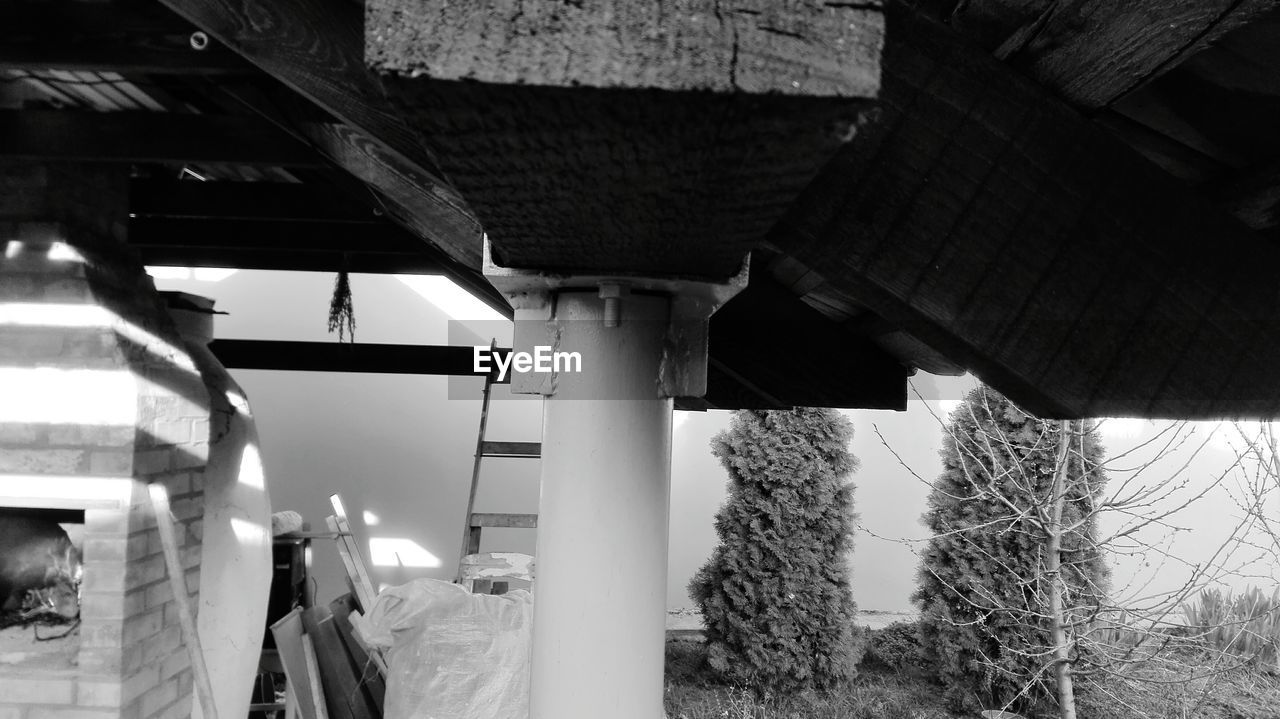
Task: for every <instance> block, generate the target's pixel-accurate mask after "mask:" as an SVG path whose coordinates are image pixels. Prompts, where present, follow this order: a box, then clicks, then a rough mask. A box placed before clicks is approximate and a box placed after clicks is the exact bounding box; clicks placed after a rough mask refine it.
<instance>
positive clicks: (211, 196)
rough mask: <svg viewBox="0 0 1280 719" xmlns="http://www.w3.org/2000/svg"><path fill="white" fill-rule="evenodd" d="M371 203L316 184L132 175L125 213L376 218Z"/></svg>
mask: <svg viewBox="0 0 1280 719" xmlns="http://www.w3.org/2000/svg"><path fill="white" fill-rule="evenodd" d="M360 200H363V202H361V201H360ZM372 202H373V198H372V197H371V196H369V195H368V194H367V193H366V194H365V195H364V197H359V196H357V197H354V198H353V197H352V196H351V195H350V194H347V193H344V192H342V191H340V190H339V189H338V188H336V187H332V186H328V185H322V184H319V183H290V182H188V181H181V182H179V181H173V180H135V181H133V182H132V183H131V184H130V185H129V212H130V213H131V214H133V215H137V216H138V217H182V218H210V219H223V220H274V221H282V220H291V221H300V222H331V223H341V222H351V223H369V222H378V221H379V220H380V212H381V211H380V210H375V208H373V207H370V203H372ZM382 221H383V222H385V221H386V220H385V219H383V220H382ZM419 242H420V241H419ZM420 243H421V242H420Z"/></svg>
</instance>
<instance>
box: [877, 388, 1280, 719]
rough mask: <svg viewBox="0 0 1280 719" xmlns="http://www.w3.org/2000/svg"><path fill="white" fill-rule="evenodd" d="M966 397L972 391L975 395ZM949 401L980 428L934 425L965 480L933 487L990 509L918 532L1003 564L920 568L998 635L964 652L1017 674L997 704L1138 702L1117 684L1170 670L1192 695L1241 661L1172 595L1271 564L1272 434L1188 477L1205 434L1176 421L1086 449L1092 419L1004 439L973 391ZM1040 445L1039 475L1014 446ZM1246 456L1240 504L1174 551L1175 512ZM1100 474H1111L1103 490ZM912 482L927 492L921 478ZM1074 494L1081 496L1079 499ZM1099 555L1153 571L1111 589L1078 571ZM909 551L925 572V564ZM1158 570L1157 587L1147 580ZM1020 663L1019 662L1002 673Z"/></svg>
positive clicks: (1275, 470) (1155, 681)
mask: <svg viewBox="0 0 1280 719" xmlns="http://www.w3.org/2000/svg"><path fill="white" fill-rule="evenodd" d="M980 396H981V397H983V398H984V399H983V402H985V401H986V399H985V398H986V397H987V395H986V394H981V395H980ZM957 411H958V412H962V413H963V412H968V413H971V414H970V417H969V419H971V420H973V421H972V422H970V423H968V425H966V426H967V427H968V428H975V427H976V428H977V429H978V433H977V434H976V436H973V437H968V438H961V437H957V436H956V435H955V434H954V432H955V428H954V423H944V427H945V428H946V431H947V432H948V433H949V435H950V439H951V441H950V442H948V443H947V447H948V450H947V451H952V452H955V453H957V454H956V455H955V456H954V457H953V458H952V461H953V462H952V463H953V464H954V465H955V466H957V467H959V468H961V472H962V476H963V478H964V481H963V482H962V483H960V484H961V486H960V487H959V488H958V489H957V486H956V483H955V481H954V480H952V481H951V482H950V484H948V485H947V488H946V491H947V492H949V493H950V494H949V499H950V500H955V501H958V502H961V503H972V504H973V505H974V506H982V507H985V508H987V509H988V511H987V512H986V514H984V515H982V516H981V517H975V516H974V515H973V514H972V513H968V514H966V517H968V520H971V521H966V522H961V523H956V524H955V525H954V526H950V527H949V528H946V529H945V531H944V532H942V533H939V534H935V535H934V536H933V537H930V538H926V539H924V540H921V541H923V542H925V543H926V544H927V545H928V543H933V544H932V545H929V546H932V547H934V548H935V549H936V546H937V541H938V539H939V537H943V536H945V539H946V546H951V547H956V546H962V547H963V548H964V550H965V551H968V552H978V553H981V555H982V556H983V557H984V558H985V560H987V564H988V565H989V566H994V567H997V568H998V570H997V571H999V572H1001V573H1002V576H1001V578H1000V580H1001V581H1000V582H998V583H995V584H984V583H982V582H969V581H964V582H956V581H954V580H951V581H949V580H948V578H947V577H944V576H941V575H940V574H939V573H938V572H931V576H932V578H933V579H936V580H937V582H935V584H937V585H940V586H941V587H942V589H941V591H943V592H946V593H948V594H949V597H948V599H949V600H950V601H951V602H953V603H956V602H960V603H963V605H964V606H965V607H966V608H967V610H968V612H967V614H966V613H962V612H956V613H954V614H956V615H963V616H951V615H949V616H946V617H943V618H942V620H943V621H946V622H952V623H955V624H960V623H963V624H964V625H965V626H967V627H978V628H982V629H985V628H988V627H1001V628H1002V629H1001V630H1000V631H998V632H997V631H994V630H993V631H991V632H989V633H988V634H987V636H989V637H990V638H991V639H993V640H995V641H996V642H997V643H996V644H995V645H994V646H996V647H997V648H996V649H995V650H994V651H985V652H979V656H978V657H977V659H976V661H977V663H978V664H980V665H982V668H983V670H984V671H987V672H991V673H995V674H1002V675H1003V676H1004V677H1005V679H1006V680H1010V681H1016V682H1017V685H1018V686H1019V687H1020V688H1019V690H1018V691H1017V692H1016V693H1015V694H1014V695H1013V696H1011V697H1008V698H1007V699H1006V700H1005V701H1004V702H1003V707H1002V708H1003V709H1006V710H1008V709H1011V708H1016V707H1018V706H1026V705H1027V704H1028V703H1034V702H1029V701H1028V700H1029V698H1034V699H1044V698H1045V697H1047V696H1050V695H1051V696H1052V697H1053V698H1054V699H1056V705H1057V711H1058V713H1059V716H1061V717H1062V719H1074V717H1075V716H1076V693H1077V690H1080V689H1087V690H1088V691H1089V692H1090V693H1091V694H1092V695H1093V696H1095V697H1104V698H1105V699H1106V700H1107V701H1108V702H1110V703H1115V704H1117V705H1125V706H1128V707H1129V709H1130V710H1131V713H1133V714H1138V715H1142V714H1143V713H1144V712H1143V710H1142V708H1141V707H1139V706H1136V705H1135V702H1133V701H1131V697H1134V696H1135V695H1139V694H1142V693H1144V692H1145V693H1147V694H1151V695H1168V694H1170V692H1169V688H1170V687H1171V686H1174V685H1175V683H1176V685H1177V687H1178V688H1179V689H1181V690H1186V689H1187V688H1189V687H1194V688H1195V689H1196V690H1197V691H1198V692H1199V694H1198V695H1197V697H1198V698H1197V699H1195V701H1198V702H1203V701H1204V700H1205V699H1206V698H1207V697H1208V692H1209V691H1210V690H1211V688H1212V687H1213V685H1214V684H1215V682H1213V681H1210V680H1211V679H1212V678H1213V677H1217V676H1221V675H1222V674H1223V673H1224V672H1228V671H1230V670H1231V669H1233V668H1235V667H1237V666H1239V665H1240V664H1241V663H1243V662H1245V661H1247V660H1248V657H1245V656H1240V655H1239V654H1237V653H1233V652H1231V651H1228V650H1227V648H1224V647H1221V646H1217V647H1215V646H1213V645H1211V644H1209V643H1206V642H1205V641H1204V640H1205V638H1206V636H1207V635H1208V633H1209V631H1211V629H1210V628H1208V627H1204V626H1201V627H1197V628H1195V629H1188V627H1187V624H1186V622H1185V619H1184V616H1183V608H1184V606H1186V605H1188V604H1189V603H1191V602H1192V601H1193V600H1194V599H1195V598H1196V597H1197V596H1198V595H1199V594H1200V593H1201V592H1202V591H1204V590H1206V589H1207V588H1209V587H1213V586H1216V585H1218V584H1220V583H1222V582H1223V581H1224V580H1226V579H1228V578H1233V577H1235V578H1238V577H1243V576H1247V575H1248V572H1249V569H1250V567H1253V566H1256V565H1257V564H1258V561H1259V559H1263V560H1267V559H1269V562H1268V563H1269V564H1271V565H1274V560H1275V558H1276V557H1280V525H1278V524H1277V519H1278V518H1269V517H1267V516H1266V514H1267V513H1266V512H1265V511H1264V510H1263V508H1264V507H1265V506H1266V504H1267V500H1268V498H1269V497H1270V496H1272V493H1273V492H1280V453H1277V451H1276V444H1275V442H1270V443H1267V442H1265V441H1257V440H1255V441H1253V442H1248V443H1245V445H1244V449H1242V451H1240V452H1239V453H1237V455H1236V461H1235V462H1233V463H1231V464H1230V466H1228V467H1226V468H1223V469H1222V471H1220V472H1218V473H1217V474H1215V475H1214V476H1211V477H1209V478H1207V479H1204V480H1201V481H1197V482H1193V481H1192V477H1190V476H1189V472H1188V467H1189V465H1190V464H1191V462H1192V460H1193V459H1194V458H1195V457H1196V456H1198V455H1199V454H1200V453H1201V451H1202V450H1203V449H1204V447H1205V446H1206V444H1207V443H1208V441H1209V438H1208V437H1207V436H1203V433H1202V432H1200V433H1198V432H1197V431H1196V428H1195V427H1194V426H1193V425H1190V424H1188V423H1176V424H1174V423H1170V424H1168V425H1166V426H1164V427H1163V428H1161V429H1160V430H1159V431H1158V432H1156V434H1155V436H1153V437H1151V438H1149V439H1147V440H1145V441H1144V442H1141V443H1139V444H1137V445H1135V446H1133V447H1130V448H1128V449H1125V450H1123V451H1120V452H1115V453H1113V454H1112V455H1111V457H1110V458H1109V459H1107V460H1106V461H1105V462H1097V461H1096V460H1095V459H1094V458H1091V457H1090V456H1089V455H1090V453H1089V451H1088V449H1087V446H1086V445H1087V439H1088V438H1089V437H1090V436H1091V435H1092V433H1094V432H1096V431H1097V429H1098V426H1099V423H1098V422H1094V421H1076V422H1069V421H1063V422H1045V421H1037V422H1036V423H1035V424H1034V426H1035V427H1036V431H1034V432H1026V431H1020V432H1019V433H1018V434H1017V436H1014V435H1012V434H1011V433H1009V432H1005V431H1003V430H1002V428H1001V425H1000V423H999V422H989V421H988V422H984V421H981V420H982V417H979V416H977V415H979V414H982V413H986V414H987V415H988V416H990V414H991V412H992V411H993V408H992V407H990V406H987V405H985V404H984V403H978V402H973V401H969V402H966V403H965V404H963V405H962V406H961V408H960V409H959V410H957ZM953 418H954V417H953ZM876 431H877V434H878V433H879V430H878V429H877V430H876ZM881 439H882V441H883V437H881ZM1270 439H1274V436H1270ZM886 447H888V445H887V443H886ZM1049 448H1052V449H1053V450H1055V451H1054V453H1053V457H1054V459H1053V466H1052V475H1051V481H1048V482H1047V483H1046V482H1045V481H1044V477H1043V476H1037V471H1041V474H1042V470H1041V469H1040V468H1029V467H1028V466H1024V463H1023V462H1020V461H1018V459H1017V458H1019V457H1028V456H1031V455H1033V454H1034V453H1036V452H1040V453H1041V454H1042V455H1043V454H1044V452H1045V450H1047V449H1049ZM890 451H891V452H892V448H890ZM895 455H896V453H895ZM993 458H995V459H994V460H993ZM1001 458H1003V460H1002V459H1001ZM1011 458H1012V459H1011ZM1250 458H1252V459H1253V460H1254V461H1253V465H1254V470H1255V471H1254V473H1253V474H1252V475H1247V476H1248V481H1245V482H1243V483H1242V489H1241V490H1240V491H1237V492H1236V496H1237V498H1238V502H1237V504H1238V506H1239V507H1240V509H1241V510H1242V511H1240V512H1238V513H1237V514H1236V516H1234V517H1232V518H1231V524H1230V525H1229V529H1228V531H1227V532H1226V533H1225V536H1224V537H1223V538H1221V539H1219V541H1218V542H1217V543H1216V544H1215V545H1214V546H1212V547H1211V550H1210V551H1208V552H1207V556H1202V558H1201V559H1199V560H1198V561H1189V560H1185V559H1183V558H1181V557H1180V556H1179V553H1178V552H1177V551H1175V550H1174V549H1173V547H1174V541H1173V540H1174V538H1175V537H1177V536H1179V535H1182V534H1184V533H1185V532H1186V531H1187V528H1186V527H1183V526H1180V525H1179V517H1180V515H1181V514H1182V513H1183V512H1184V511H1186V510H1187V509H1189V508H1191V507H1193V506H1195V505H1196V504H1197V503H1199V502H1201V501H1202V500H1204V499H1205V497H1206V496H1208V495H1209V494H1210V493H1215V492H1219V491H1222V490H1225V489H1226V488H1227V487H1228V486H1229V484H1228V480H1229V479H1230V478H1235V477H1240V476H1241V470H1242V468H1243V467H1244V466H1245V464H1246V460H1248V459H1250ZM899 461H901V459H900V458H899ZM904 466H905V464H904ZM908 469H910V468H909V467H908ZM912 473H913V474H915V476H916V477H917V479H920V477H919V475H918V474H916V473H915V472H912ZM1098 473H1107V474H1109V475H1110V476H1111V477H1112V481H1111V486H1109V487H1108V488H1107V489H1106V490H1105V492H1103V493H1102V494H1101V495H1098V493H1097V489H1098V486H1099V485H1100V482H1099V479H1100V478H1099V476H1097V475H1098ZM920 481H925V482H926V484H929V485H930V486H931V487H932V488H933V490H934V492H935V493H936V492H938V491H939V487H938V485H937V484H936V483H935V482H928V481H926V480H923V479H920ZM1081 497H1094V499H1093V500H1092V501H1079V499H1080V498H1081ZM991 508H998V509H996V510H992V509H991ZM993 535H998V536H1012V537H1015V538H1017V540H1018V542H1019V545H1018V546H1023V547H1027V548H1028V551H1030V552H1034V553H1035V555H1034V558H1033V561H1030V562H1026V561H1024V562H1021V563H1017V566H1014V565H1015V563H1014V562H1010V561H1007V560H1005V559H1002V558H1001V557H999V556H997V555H996V553H995V552H991V551H990V550H989V547H990V546H992V545H991V543H990V540H991V537H992V536H993ZM927 551H933V550H927ZM1202 554H1203V553H1202ZM1099 556H1105V557H1108V558H1111V559H1116V558H1126V557H1128V558H1133V557H1141V558H1142V561H1143V564H1144V565H1145V568H1146V569H1148V570H1151V571H1148V572H1144V573H1139V574H1137V575H1136V576H1134V577H1133V578H1131V579H1129V580H1128V581H1126V582H1125V583H1124V584H1123V585H1121V586H1106V585H1107V584H1108V582H1106V580H1105V579H1103V580H1101V581H1099V579H1098V576H1099V574H1098V573H1096V572H1090V571H1086V569H1087V567H1086V564H1087V563H1089V562H1093V561H1096V559H1097V558H1098V557H1099ZM1024 559H1026V557H1024ZM922 564H923V566H924V571H927V572H930V571H931V570H930V569H929V563H927V562H925V563H922ZM1175 575H1176V576H1177V577H1178V581H1177V582H1175V583H1173V584H1172V585H1170V583H1169V582H1168V578H1169V577H1170V576H1175ZM1102 576H1104V577H1105V574H1103V575H1102ZM1156 577H1160V578H1161V579H1162V580H1163V582H1162V584H1163V586H1157V585H1156V583H1155V582H1154V580H1155V579H1156ZM958 584H963V586H957V585H958ZM993 586H994V587H998V588H999V589H998V590H996V589H992V587H993ZM1008 587H1016V588H1017V589H1018V590H1020V591H1007V588H1008ZM935 619H936V617H935ZM1277 626H1280V624H1278V625H1277ZM979 647H981V645H979ZM996 654H999V655H1000V656H995V655H996ZM1010 657H1016V658H1018V659H1020V660H1021V661H1014V662H1011V661H1009V658H1010ZM1019 669H1021V675H1020V676H1015V674H1017V673H1018V671H1019ZM1148 706H1150V704H1148Z"/></svg>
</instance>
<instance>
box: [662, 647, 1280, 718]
mask: <svg viewBox="0 0 1280 719" xmlns="http://www.w3.org/2000/svg"><path fill="white" fill-rule="evenodd" d="M1220 656H1221V655H1220V654H1218V653H1216V652H1214V651H1213V650H1212V649H1210V648H1205V649H1204V650H1200V651H1195V650H1187V651H1185V652H1181V653H1180V656H1177V657H1173V658H1171V661H1168V662H1166V663H1163V664H1161V663H1153V664H1147V665H1143V666H1142V667H1140V668H1137V669H1134V670H1133V671H1132V673H1134V674H1135V675H1136V677H1135V678H1136V679H1141V680H1142V681H1120V680H1111V681H1108V682H1107V683H1106V684H1105V685H1103V689H1102V690H1088V691H1086V690H1082V691H1081V692H1079V693H1078V695H1077V706H1078V716H1079V717H1080V719H1280V675H1278V674H1277V673H1276V672H1275V671H1273V670H1271V669H1270V668H1269V667H1267V666H1265V665H1264V666H1259V665H1257V664H1249V665H1245V666H1239V665H1234V666H1233V667H1232V668H1231V669H1230V670H1229V671H1224V672H1222V673H1219V674H1215V675H1213V676H1208V677H1203V678H1200V679H1196V680H1193V681H1185V677H1186V667H1187V666H1193V667H1194V666H1197V665H1200V664H1204V663H1209V662H1211V661H1212V660H1213V659H1214V658H1215V657H1220ZM666 658H667V666H666V701H665V705H666V713H667V717H668V719H871V718H873V717H874V718H875V719H962V718H963V719H974V717H973V715H968V714H963V715H962V714H953V713H951V712H949V711H947V709H946V707H945V706H944V705H943V703H942V700H941V694H942V692H941V690H940V689H939V688H938V687H936V686H935V685H934V684H932V683H931V682H930V680H929V679H928V678H927V677H922V676H915V675H911V674H906V673H901V672H897V671H894V670H892V669H890V668H888V667H885V666H881V665H878V664H873V663H869V662H864V664H863V665H861V666H860V667H859V670H858V676H857V678H856V679H854V680H853V681H852V682H850V683H849V684H848V685H847V686H845V687H843V688H841V689H839V690H836V691H832V692H827V693H818V692H805V693H801V694H798V695H794V696H786V697H779V696H769V695H765V696H757V695H756V693H755V692H754V691H751V690H750V688H744V687H730V686H725V685H723V684H720V683H718V682H717V680H716V678H715V676H714V675H713V673H712V672H711V671H710V669H709V668H708V667H707V665H706V654H705V650H704V649H703V647H702V645H701V644H700V643H698V642H690V641H671V642H668V644H667V653H666ZM1028 719H1052V718H1051V717H1050V716H1049V715H1045V716H1043V717H1029V718H1028Z"/></svg>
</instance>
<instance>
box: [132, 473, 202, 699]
mask: <svg viewBox="0 0 1280 719" xmlns="http://www.w3.org/2000/svg"><path fill="white" fill-rule="evenodd" d="M147 489H148V491H149V493H150V495H151V508H152V510H153V511H154V513H155V518H156V530H157V532H158V533H159V534H160V549H161V553H162V554H163V556H164V566H165V573H166V574H167V575H168V579H169V589H170V590H171V591H172V592H173V607H175V608H177V610H178V626H179V627H181V630H182V644H183V646H184V647H185V648H186V650H187V657H188V658H189V659H190V660H191V674H192V676H193V677H194V679H195V688H196V699H197V701H199V702H200V711H201V712H202V713H203V715H204V716H206V717H208V718H209V719H218V707H217V704H216V703H215V701H214V698H213V682H212V681H211V680H210V678H209V666H208V665H207V664H205V661H204V650H203V649H201V648H200V632H199V631H197V630H196V618H195V613H193V612H192V611H191V593H190V591H189V590H188V589H187V573H186V571H184V570H183V568H182V559H181V558H180V557H179V556H178V539H177V533H176V531H175V530H174V526H173V525H174V520H173V513H172V512H170V511H169V492H168V490H166V489H165V486H164V485H163V484H160V483H158V482H157V483H155V484H152V485H150V486H149V487H148V488H147ZM165 611H168V609H166V610H165Z"/></svg>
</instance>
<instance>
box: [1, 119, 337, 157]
mask: <svg viewBox="0 0 1280 719" xmlns="http://www.w3.org/2000/svg"><path fill="white" fill-rule="evenodd" d="M0 158H6V159H22V160H73V161H95V162H173V163H193V164H197V163H201V162H210V163H232V164H239V165H274V166H293V167H325V166H326V163H325V161H324V160H323V158H321V157H320V156H319V155H317V154H316V153H315V152H314V151H312V150H311V148H309V147H307V146H306V145H304V144H302V143H299V142H297V141H296V140H294V139H293V138H292V137H290V136H289V135H288V134H286V133H283V132H280V131H279V130H278V129H277V128H276V127H274V126H272V125H271V124H269V123H266V122H263V121H262V120H260V119H258V118H256V117H251V116H249V117H231V116H213V115H185V114H177V113H163V112H141V111H136V112H134V111H130V112H80V111H70V110H66V111H62V110H0Z"/></svg>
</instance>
